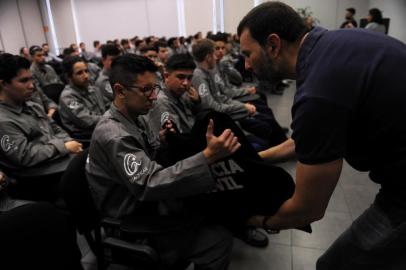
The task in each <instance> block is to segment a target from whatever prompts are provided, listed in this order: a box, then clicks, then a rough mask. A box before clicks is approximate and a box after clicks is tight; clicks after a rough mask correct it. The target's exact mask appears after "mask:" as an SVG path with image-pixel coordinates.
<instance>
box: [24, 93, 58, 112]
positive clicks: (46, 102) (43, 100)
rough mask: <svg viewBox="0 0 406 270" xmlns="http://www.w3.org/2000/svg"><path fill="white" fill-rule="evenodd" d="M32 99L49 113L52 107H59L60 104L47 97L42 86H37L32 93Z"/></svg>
mask: <svg viewBox="0 0 406 270" xmlns="http://www.w3.org/2000/svg"><path fill="white" fill-rule="evenodd" d="M31 101H33V102H35V103H38V104H39V105H41V106H42V108H44V111H45V113H48V111H49V109H50V108H54V109H56V108H58V105H56V103H55V102H53V101H52V100H51V99H50V98H49V97H47V95H45V94H44V92H43V91H42V89H41V88H40V87H35V89H34V92H33V93H32V95H31Z"/></svg>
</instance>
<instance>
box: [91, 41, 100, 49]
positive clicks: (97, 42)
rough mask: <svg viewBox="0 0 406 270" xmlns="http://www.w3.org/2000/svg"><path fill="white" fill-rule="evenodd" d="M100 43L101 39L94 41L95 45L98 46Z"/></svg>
mask: <svg viewBox="0 0 406 270" xmlns="http://www.w3.org/2000/svg"><path fill="white" fill-rule="evenodd" d="M99 44H100V41H98V40H95V41H93V47H95V48H96V47H97V46H98V45H99Z"/></svg>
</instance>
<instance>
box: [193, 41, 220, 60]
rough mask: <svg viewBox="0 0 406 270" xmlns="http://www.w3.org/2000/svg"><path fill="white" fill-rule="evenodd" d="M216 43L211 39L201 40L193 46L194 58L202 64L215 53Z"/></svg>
mask: <svg viewBox="0 0 406 270" xmlns="http://www.w3.org/2000/svg"><path fill="white" fill-rule="evenodd" d="M214 46H215V44H214V41H212V40H210V39H206V38H205V39H200V40H198V41H196V43H195V44H193V46H192V55H193V58H194V59H195V60H196V62H198V63H202V62H203V61H204V60H205V59H206V57H207V56H208V55H210V54H213V53H214Z"/></svg>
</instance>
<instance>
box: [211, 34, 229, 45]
mask: <svg viewBox="0 0 406 270" xmlns="http://www.w3.org/2000/svg"><path fill="white" fill-rule="evenodd" d="M210 39H211V40H213V41H223V42H224V43H227V34H226V33H221V32H218V33H217V34H215V35H212V36H211V37H210Z"/></svg>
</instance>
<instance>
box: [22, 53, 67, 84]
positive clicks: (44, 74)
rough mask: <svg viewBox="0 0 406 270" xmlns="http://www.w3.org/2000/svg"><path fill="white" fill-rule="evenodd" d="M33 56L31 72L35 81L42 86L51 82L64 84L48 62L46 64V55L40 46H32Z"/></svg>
mask: <svg viewBox="0 0 406 270" xmlns="http://www.w3.org/2000/svg"><path fill="white" fill-rule="evenodd" d="M30 55H31V58H32V65H31V68H30V69H31V72H32V76H33V78H34V82H35V84H36V85H38V86H39V87H41V88H44V87H46V86H47V85H50V84H63V82H62V81H61V79H60V78H59V76H58V74H56V72H55V70H54V69H53V68H52V67H51V66H50V65H48V64H45V56H44V52H43V50H42V48H41V47H40V46H37V45H34V46H31V47H30Z"/></svg>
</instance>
